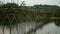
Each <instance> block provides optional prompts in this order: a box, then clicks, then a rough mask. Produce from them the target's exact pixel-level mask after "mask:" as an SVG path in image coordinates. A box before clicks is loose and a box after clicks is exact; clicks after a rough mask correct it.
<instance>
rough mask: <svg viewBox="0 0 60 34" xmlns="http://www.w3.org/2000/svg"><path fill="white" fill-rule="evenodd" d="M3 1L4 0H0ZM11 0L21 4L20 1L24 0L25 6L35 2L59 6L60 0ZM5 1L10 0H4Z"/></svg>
mask: <svg viewBox="0 0 60 34" xmlns="http://www.w3.org/2000/svg"><path fill="white" fill-rule="evenodd" d="M0 1H3V2H4V0H0ZM12 1H13V2H15V3H17V2H18V4H21V2H22V1H25V3H26V6H33V5H35V4H39V5H40V4H42V5H46V4H47V5H58V6H60V0H12ZM5 2H11V0H5Z"/></svg>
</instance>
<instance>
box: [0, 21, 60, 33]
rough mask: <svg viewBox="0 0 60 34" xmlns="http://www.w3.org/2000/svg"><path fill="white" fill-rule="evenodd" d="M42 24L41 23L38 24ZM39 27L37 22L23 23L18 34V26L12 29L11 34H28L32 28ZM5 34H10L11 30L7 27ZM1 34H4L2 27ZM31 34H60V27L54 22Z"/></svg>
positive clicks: (0, 28) (0, 27)
mask: <svg viewBox="0 0 60 34" xmlns="http://www.w3.org/2000/svg"><path fill="white" fill-rule="evenodd" d="M38 24H40V23H38ZM36 26H37V24H36V22H25V23H24V22H23V23H20V24H18V32H17V29H16V26H13V27H12V31H11V32H12V33H11V34H17V33H19V34H24V33H27V32H28V31H29V30H31V29H32V28H35V27H36ZM4 32H5V34H9V28H7V27H6V26H5V30H4ZM0 34H3V32H2V26H0ZM31 34H60V27H58V26H56V25H55V24H54V22H51V23H49V24H46V25H44V26H43V27H42V29H41V28H39V29H37V30H36V32H33V33H31Z"/></svg>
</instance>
